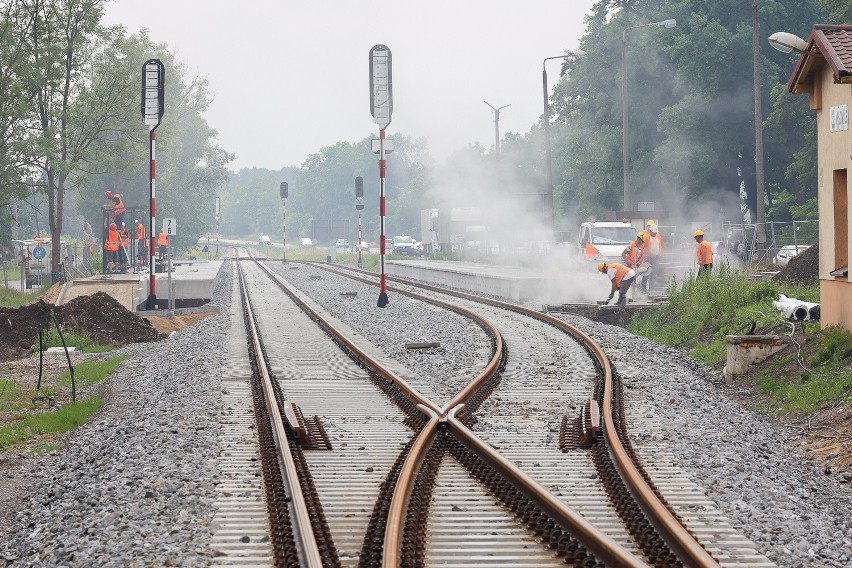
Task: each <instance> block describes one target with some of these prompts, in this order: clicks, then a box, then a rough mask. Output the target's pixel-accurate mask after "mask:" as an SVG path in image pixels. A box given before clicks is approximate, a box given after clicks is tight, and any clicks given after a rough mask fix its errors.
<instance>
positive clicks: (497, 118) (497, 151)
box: [482, 101, 512, 158]
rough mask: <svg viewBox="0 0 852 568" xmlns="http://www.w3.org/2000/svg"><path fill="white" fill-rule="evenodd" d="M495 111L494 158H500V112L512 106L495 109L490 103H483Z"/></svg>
mask: <svg viewBox="0 0 852 568" xmlns="http://www.w3.org/2000/svg"><path fill="white" fill-rule="evenodd" d="M482 102H484V103H485V104H487V105H488V106H490V107H491V108H492V110H494V157H495V158H499V157H500V110H501V109H504V108H506V107H508V106H512V105H503V106H501V107H498V108H494V105H492V104H491V103H489V102H488V101H482Z"/></svg>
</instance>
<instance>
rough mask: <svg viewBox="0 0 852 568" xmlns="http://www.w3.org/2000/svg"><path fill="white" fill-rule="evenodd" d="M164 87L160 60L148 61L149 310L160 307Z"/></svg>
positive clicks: (145, 71)
mask: <svg viewBox="0 0 852 568" xmlns="http://www.w3.org/2000/svg"><path fill="white" fill-rule="evenodd" d="M165 84H166V70H165V67H164V66H163V63H162V62H161V61H160V60H159V59H149V60H148V61H146V62H145V63H144V64H143V65H142V120H143V122H144V123H145V126H147V127H148V132H149V142H148V149H149V154H150V157H151V170H150V177H149V183H148V188H149V194H150V197H151V211H150V218H149V223H148V234H149V236H150V238H151V243H150V246H149V247H148V300H147V301H146V302H145V307H146V308H147V309H149V310H153V309H156V307H157V280H156V276H155V273H156V265H155V264H154V251H155V250H157V249H156V247H157V231H156V229H157V227H156V222H157V207H156V201H157V191H156V190H157V183H156V180H157V169H156V163H157V162H156V156H157V154H156V136H155V135H154V131H155V130H156V129H157V127H158V126H160V120H161V119H162V118H163V113H164V111H165Z"/></svg>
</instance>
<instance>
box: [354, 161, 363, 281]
mask: <svg viewBox="0 0 852 568" xmlns="http://www.w3.org/2000/svg"><path fill="white" fill-rule="evenodd" d="M355 209H357V210H358V268H364V262H363V261H362V260H361V213H362V212H363V211H364V178H362V177H361V176H358V177H356V178H355Z"/></svg>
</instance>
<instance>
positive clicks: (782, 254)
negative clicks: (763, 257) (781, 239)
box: [773, 245, 811, 266]
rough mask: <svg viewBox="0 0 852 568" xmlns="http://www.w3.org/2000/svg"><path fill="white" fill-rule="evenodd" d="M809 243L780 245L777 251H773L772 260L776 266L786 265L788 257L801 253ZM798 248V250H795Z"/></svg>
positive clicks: (788, 260)
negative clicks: (773, 256)
mask: <svg viewBox="0 0 852 568" xmlns="http://www.w3.org/2000/svg"><path fill="white" fill-rule="evenodd" d="M809 248H811V247H810V245H799V246H798V247H797V246H796V245H784V246H783V247H781V248H780V249H779V250H778V252H777V253H775V258H774V259H773V262H774V263H775V264H777V265H778V266H786V265H787V263H788V262H790V259H791V258H793V257H794V256H796V255H797V254H802V253H803V252H804V251H806V250H808V249H809ZM796 249H798V250H796Z"/></svg>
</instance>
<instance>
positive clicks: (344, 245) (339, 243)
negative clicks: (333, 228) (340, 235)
mask: <svg viewBox="0 0 852 568" xmlns="http://www.w3.org/2000/svg"><path fill="white" fill-rule="evenodd" d="M334 246H335V248H339V249H345V248H349V241H347V240H346V239H337V241H336V242H335V243H334Z"/></svg>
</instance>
